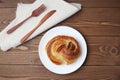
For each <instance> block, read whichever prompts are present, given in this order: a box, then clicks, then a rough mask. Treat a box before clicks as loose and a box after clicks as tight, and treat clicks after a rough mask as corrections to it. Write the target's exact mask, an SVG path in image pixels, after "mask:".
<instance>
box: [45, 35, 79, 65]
mask: <svg viewBox="0 0 120 80" xmlns="http://www.w3.org/2000/svg"><path fill="white" fill-rule="evenodd" d="M46 52H47V55H48V57H49V58H50V60H51V61H52V62H53V63H55V64H57V65H61V64H72V63H73V62H74V61H75V60H76V59H77V58H78V57H79V55H80V47H79V44H78V42H77V41H76V40H75V39H74V38H73V37H70V36H64V35H58V36H56V37H54V38H52V39H51V40H50V41H49V42H48V43H47V45H46Z"/></svg>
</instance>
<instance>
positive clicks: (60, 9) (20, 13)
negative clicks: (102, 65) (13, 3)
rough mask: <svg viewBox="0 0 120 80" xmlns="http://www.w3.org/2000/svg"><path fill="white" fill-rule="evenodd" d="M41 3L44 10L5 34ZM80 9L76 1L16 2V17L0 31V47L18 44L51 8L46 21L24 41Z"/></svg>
mask: <svg viewBox="0 0 120 80" xmlns="http://www.w3.org/2000/svg"><path fill="white" fill-rule="evenodd" d="M41 4H44V5H45V6H46V10H45V11H44V12H43V13H42V14H41V15H40V16H38V17H32V18H30V19H29V20H27V21H26V22H25V23H24V24H23V25H21V26H20V27H19V28H18V29H17V30H16V31H14V32H13V33H11V34H7V31H8V30H9V29H10V28H12V27H13V26H15V25H16V24H18V23H19V22H21V21H23V20H24V19H25V18H27V17H28V16H30V15H31V13H32V11H33V10H35V9H36V8H38V7H39V6H40V5H41ZM80 9H81V5H80V4H77V3H68V2H66V1H64V0H36V1H35V2H34V3H32V4H23V3H18V6H17V10H16V18H15V19H14V20H13V21H12V22H11V23H10V24H9V25H8V26H7V27H6V28H5V29H4V30H3V31H2V32H0V48H1V50H3V51H7V50H9V49H11V48H15V47H16V46H18V45H20V44H21V43H20V40H21V39H22V37H23V36H25V35H26V34H27V33H28V32H29V31H31V30H32V29H33V28H34V27H35V26H36V25H37V24H38V23H39V21H40V20H41V19H42V17H43V16H44V15H45V14H46V13H48V12H49V11H51V10H56V12H55V14H53V15H52V16H51V17H50V18H49V19H47V21H45V22H44V23H43V24H42V25H41V26H40V27H39V28H38V29H37V30H36V31H35V32H34V33H33V34H32V35H31V36H30V37H29V38H28V39H27V40H26V41H28V40H30V39H32V38H34V37H35V36H37V35H38V34H40V33H42V32H43V31H45V30H47V29H48V28H51V27H52V26H54V25H56V24H57V23H59V22H61V21H63V20H65V19H66V18H68V17H70V16H72V15H73V14H75V13H76V12H78V11H79V10H80Z"/></svg>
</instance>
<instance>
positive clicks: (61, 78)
mask: <svg viewBox="0 0 120 80" xmlns="http://www.w3.org/2000/svg"><path fill="white" fill-rule="evenodd" d="M21 1H22V2H24V3H32V2H33V1H35V0H21ZM66 1H68V2H78V3H81V4H82V5H83V9H82V11H80V12H78V13H77V14H75V15H74V16H72V17H70V18H69V19H67V20H65V21H63V22H61V23H59V24H57V25H66V26H72V27H73V28H75V29H77V30H78V31H80V32H81V33H82V34H83V36H84V37H85V39H86V41H87V45H88V55H87V59H86V61H85V63H84V64H83V66H82V67H81V68H80V69H78V70H77V71H75V72H73V73H71V74H68V75H58V74H54V73H52V72H50V71H48V70H47V69H46V68H45V67H44V66H43V65H42V64H41V61H40V60H39V56H38V44H39V41H40V39H41V37H42V36H43V34H44V33H42V34H40V35H39V36H37V37H36V38H34V39H33V40H30V41H29V42H26V43H25V44H23V45H21V46H19V47H17V48H15V49H11V50H10V51H8V52H3V51H0V80H120V0H66ZM18 2H19V0H0V31H2V30H3V29H4V28H5V27H6V26H7V25H8V24H9V23H10V21H12V20H13V19H14V18H15V11H16V7H17V3H18ZM4 53H6V54H4Z"/></svg>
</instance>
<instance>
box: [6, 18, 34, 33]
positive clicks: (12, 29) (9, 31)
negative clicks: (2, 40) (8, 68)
mask: <svg viewBox="0 0 120 80" xmlns="http://www.w3.org/2000/svg"><path fill="white" fill-rule="evenodd" d="M31 17H32V16H29V17H28V18H26V19H25V20H23V21H22V22H20V23H18V24H17V25H15V26H14V27H12V28H11V29H9V30H8V31H7V34H11V33H12V32H14V31H15V30H16V29H17V28H19V27H20V26H21V25H22V24H23V23H24V22H25V21H27V20H28V19H30V18H31Z"/></svg>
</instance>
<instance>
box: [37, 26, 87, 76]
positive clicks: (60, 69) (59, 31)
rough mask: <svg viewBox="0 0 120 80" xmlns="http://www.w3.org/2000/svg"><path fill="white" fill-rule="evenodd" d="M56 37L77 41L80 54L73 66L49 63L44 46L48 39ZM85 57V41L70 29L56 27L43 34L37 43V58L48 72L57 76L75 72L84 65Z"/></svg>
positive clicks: (75, 31)
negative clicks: (67, 37)
mask: <svg viewBox="0 0 120 80" xmlns="http://www.w3.org/2000/svg"><path fill="white" fill-rule="evenodd" d="M57 35H66V36H72V37H74V38H75V39H76V40H77V41H78V43H79V45H80V46H81V50H82V54H81V56H80V57H79V58H78V59H77V60H76V61H75V62H74V63H73V64H70V65H56V64H54V63H53V62H51V60H50V59H49V58H48V56H47V53H46V51H45V46H46V44H47V42H48V41H49V40H50V39H52V38H53V37H55V36H57ZM86 56H87V45H86V42H85V39H84V38H83V36H82V35H81V34H80V33H79V32H78V31H77V30H75V29H73V28H71V27H67V26H58V27H55V28H52V29H51V30H49V31H48V32H46V33H45V35H44V36H43V37H42V39H41V41H40V43H39V57H40V60H41V62H42V64H43V65H44V66H45V67H46V68H47V69H48V70H50V71H51V72H54V73H57V74H69V73H72V72H74V71H76V70H77V69H79V68H80V67H81V66H82V64H83V63H84V61H85V59H86Z"/></svg>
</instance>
